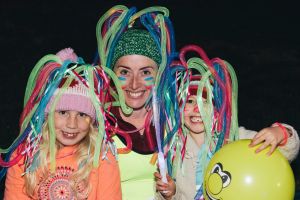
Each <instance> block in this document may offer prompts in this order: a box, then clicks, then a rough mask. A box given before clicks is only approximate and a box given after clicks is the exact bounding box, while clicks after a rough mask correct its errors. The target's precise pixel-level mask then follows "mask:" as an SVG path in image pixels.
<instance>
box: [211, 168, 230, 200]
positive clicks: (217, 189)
mask: <svg viewBox="0 0 300 200" xmlns="http://www.w3.org/2000/svg"><path fill="white" fill-rule="evenodd" d="M230 183H231V174H230V172H228V171H225V170H223V165H222V164H221V163H216V164H215V165H214V166H213V168H212V170H211V172H210V174H209V176H208V180H207V182H206V184H207V185H206V195H207V197H208V199H209V200H218V199H219V198H218V195H219V194H221V193H222V191H223V189H225V188H226V187H228V186H229V185H230Z"/></svg>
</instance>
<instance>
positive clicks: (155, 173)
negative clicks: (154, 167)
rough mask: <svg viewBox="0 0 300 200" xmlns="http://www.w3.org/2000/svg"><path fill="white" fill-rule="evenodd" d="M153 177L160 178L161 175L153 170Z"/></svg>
mask: <svg viewBox="0 0 300 200" xmlns="http://www.w3.org/2000/svg"><path fill="white" fill-rule="evenodd" d="M154 177H155V178H157V179H161V178H162V177H161V175H160V173H158V172H154Z"/></svg>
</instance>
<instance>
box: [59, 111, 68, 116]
mask: <svg viewBox="0 0 300 200" xmlns="http://www.w3.org/2000/svg"><path fill="white" fill-rule="evenodd" d="M58 113H59V114H60V115H65V114H67V111H65V110H60V111H58Z"/></svg>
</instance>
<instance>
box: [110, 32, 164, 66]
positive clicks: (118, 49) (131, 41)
mask: <svg viewBox="0 0 300 200" xmlns="http://www.w3.org/2000/svg"><path fill="white" fill-rule="evenodd" d="M134 54H135V55H142V56H146V57H148V58H151V59H152V60H154V61H155V62H156V63H157V65H158V66H159V64H160V62H161V54H160V50H159V48H158V46H157V44H156V43H155V41H154V39H153V37H152V36H151V35H150V33H149V32H148V31H146V30H142V29H128V30H127V31H126V32H124V33H123V35H121V37H120V39H119V41H118V42H117V44H116V46H115V49H114V53H113V58H112V62H111V66H112V68H113V67H114V65H115V64H116V62H117V60H118V59H119V58H121V57H122V56H126V55H134Z"/></svg>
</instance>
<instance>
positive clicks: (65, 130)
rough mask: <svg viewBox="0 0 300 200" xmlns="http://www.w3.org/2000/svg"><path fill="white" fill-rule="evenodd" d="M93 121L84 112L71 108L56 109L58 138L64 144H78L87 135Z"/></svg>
mask: <svg viewBox="0 0 300 200" xmlns="http://www.w3.org/2000/svg"><path fill="white" fill-rule="evenodd" d="M91 123H92V119H91V117H90V116H88V115H86V114H84V113H81V112H78V111H71V110H61V111H55V113H54V124H55V132H56V140H57V141H58V142H59V143H60V144H61V145H63V146H73V145H76V144H78V143H79V142H81V140H83V139H84V138H85V137H86V136H87V134H88V133H89V131H90V125H91Z"/></svg>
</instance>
